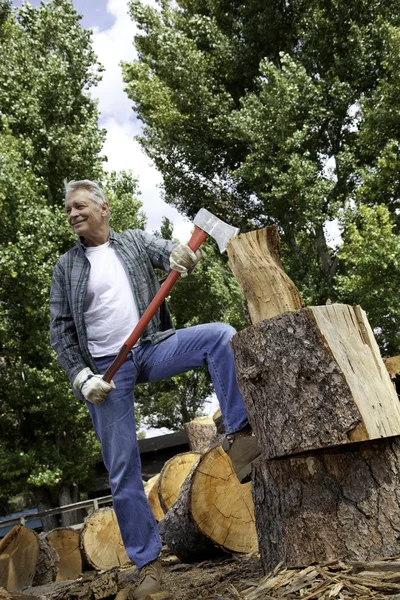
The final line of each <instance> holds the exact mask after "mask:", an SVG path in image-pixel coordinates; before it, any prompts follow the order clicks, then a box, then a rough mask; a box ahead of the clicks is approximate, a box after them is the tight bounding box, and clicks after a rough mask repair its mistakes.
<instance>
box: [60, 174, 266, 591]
mask: <svg viewBox="0 0 400 600" xmlns="http://www.w3.org/2000/svg"><path fill="white" fill-rule="evenodd" d="M65 208H66V212H67V218H68V223H69V224H70V226H71V227H72V229H73V230H74V232H75V233H76V235H77V236H78V241H77V244H76V245H75V246H74V247H73V248H72V249H70V250H69V251H68V252H67V253H66V254H64V255H63V256H62V257H61V258H60V259H59V260H58V262H57V264H56V266H55V268H54V273H53V281H52V287H51V292H50V309H51V326H50V338H51V344H52V346H53V347H54V348H55V350H56V352H57V359H58V361H59V363H60V364H61V366H62V367H63V368H64V369H65V371H66V373H67V375H68V377H69V379H70V381H71V385H72V388H73V391H74V393H75V395H76V396H78V397H79V398H81V399H82V400H84V401H85V402H86V404H87V407H88V410H89V412H90V416H91V419H92V422H93V426H94V428H95V431H96V433H97V435H98V437H99V439H100V442H101V446H102V453H103V460H104V464H105V466H106V468H107V470H108V472H109V480H110V487H111V493H112V496H113V505H114V509H115V513H116V516H117V519H118V523H119V527H120V530H121V535H122V539H123V542H124V545H125V548H126V552H127V554H128V556H129V558H130V559H131V560H132V561H133V562H134V563H135V564H136V566H137V567H138V569H140V580H139V585H138V587H137V588H136V590H135V593H134V596H133V597H134V598H135V600H143V599H144V598H145V597H146V596H147V595H148V594H150V593H154V592H157V591H159V590H160V589H161V564H160V561H159V560H158V556H159V553H160V550H161V540H160V536H159V532H158V527H157V523H156V521H155V518H154V516H153V513H152V511H151V508H150V506H149V504H148V502H147V499H146V495H145V493H144V489H143V484H142V478H141V464H140V454H139V450H138V444H137V440H136V427H135V414H134V408H133V407H134V404H133V394H134V387H135V385H136V384H137V383H143V382H151V381H159V380H161V379H165V378H168V377H172V376H174V375H178V374H180V373H183V372H185V371H188V370H191V369H193V368H196V367H201V366H206V367H207V368H208V370H209V373H210V375H211V379H212V381H213V384H214V388H215V392H216V395H217V398H218V401H219V404H220V407H221V412H222V415H223V418H224V423H225V427H226V432H227V434H226V439H225V440H224V443H223V448H224V449H225V451H226V452H227V453H228V455H229V457H230V459H231V461H232V465H233V468H234V470H235V472H236V473H237V476H238V478H239V480H240V481H241V482H245V481H248V480H249V476H250V472H251V462H252V461H253V460H254V459H255V458H256V457H257V456H258V455H259V450H258V447H257V444H256V441H255V438H254V436H253V435H252V432H251V429H250V427H249V423H248V420H247V415H246V411H245V408H244V404H243V400H242V397H241V395H240V391H239V388H238V385H237V381H236V374H235V367H234V361H233V355H232V351H231V348H230V339H231V337H232V335H233V334H234V333H235V330H234V329H233V328H232V327H230V326H229V325H226V324H224V323H211V324H204V325H198V326H194V327H188V328H186V329H180V330H175V329H174V326H173V323H172V320H171V317H170V314H169V312H168V308H167V306H166V303H165V302H164V303H163V304H162V306H161V307H160V309H159V310H158V311H157V312H156V314H155V315H154V317H153V318H152V320H151V322H150V323H149V324H148V326H147V327H146V329H145V330H144V332H143V334H142V337H141V338H140V340H139V342H138V343H137V344H136V345H135V346H134V347H133V348H132V350H131V352H130V353H129V355H128V356H127V358H126V360H125V362H124V363H123V365H122V366H121V367H120V369H119V370H118V371H117V372H116V374H115V375H114V380H113V381H111V382H110V383H107V382H106V381H104V380H103V378H102V373H104V372H105V370H106V369H107V367H108V366H109V365H110V363H111V362H112V361H113V360H114V358H115V356H116V355H117V353H118V350H119V349H120V347H121V346H122V344H123V343H124V342H125V340H126V339H127V338H128V337H129V335H130V333H131V332H132V330H133V329H134V327H135V325H136V324H137V323H138V321H139V319H140V317H141V315H142V314H143V313H144V311H145V310H146V308H147V306H148V305H149V304H150V302H151V300H152V299H153V297H154V295H155V294H156V292H157V290H158V289H159V282H158V280H157V277H156V275H155V272H154V268H155V267H156V268H160V269H163V270H164V271H167V272H168V271H170V270H171V269H175V270H177V271H179V272H180V273H182V274H183V275H187V274H188V272H190V271H191V270H192V269H193V268H194V266H195V265H196V263H197V261H198V260H199V258H200V253H196V254H195V253H194V252H193V251H192V250H191V249H190V248H189V247H188V246H187V245H185V244H179V243H176V242H171V241H169V240H163V239H159V238H156V237H154V236H151V235H149V234H148V233H146V232H144V231H142V230H140V229H128V230H127V231H124V232H122V233H116V232H115V231H113V229H112V228H111V227H110V223H109V219H110V211H109V204H108V199H107V196H106V194H105V193H104V191H103V190H102V189H101V187H100V186H99V185H98V184H97V183H95V182H93V181H90V180H87V179H85V180H81V181H70V182H69V183H67V184H66V189H65Z"/></svg>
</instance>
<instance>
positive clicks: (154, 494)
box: [144, 473, 164, 522]
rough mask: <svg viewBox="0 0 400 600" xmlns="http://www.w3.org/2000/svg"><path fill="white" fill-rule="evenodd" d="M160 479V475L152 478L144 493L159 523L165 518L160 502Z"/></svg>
mask: <svg viewBox="0 0 400 600" xmlns="http://www.w3.org/2000/svg"><path fill="white" fill-rule="evenodd" d="M159 479H160V473H158V474H157V475H154V477H151V478H150V479H149V480H148V481H147V482H146V484H145V486H144V492H145V494H146V497H147V501H148V503H149V504H150V508H151V510H152V511H153V515H154V517H155V519H156V521H157V522H159V521H161V520H162V519H163V518H164V511H163V509H162V508H161V504H160V500H159V497H158V481H159Z"/></svg>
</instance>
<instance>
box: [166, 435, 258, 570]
mask: <svg viewBox="0 0 400 600" xmlns="http://www.w3.org/2000/svg"><path fill="white" fill-rule="evenodd" d="M163 537H164V539H165V541H166V543H167V544H168V546H169V548H170V549H171V550H172V552H174V554H176V556H178V558H179V559H180V560H182V561H183V562H195V561H200V560H204V559H210V558H212V557H213V556H217V555H219V554H222V553H224V552H227V551H228V552H245V553H250V552H255V551H256V550H257V534H256V529H255V521H254V506H253V500H252V497H251V483H247V484H244V485H240V483H239V482H238V479H237V477H236V475H235V473H234V472H233V470H232V464H231V462H230V460H229V458H228V456H227V454H226V453H225V452H224V451H223V450H222V448H221V447H220V446H216V447H215V448H212V449H211V450H208V451H207V452H206V453H205V454H203V455H202V456H201V457H200V459H199V461H198V463H197V464H195V465H194V466H193V467H192V470H191V472H190V473H189V475H188V477H187V478H186V479H185V482H184V483H183V485H182V488H181V491H180V494H179V497H178V499H177V501H176V502H175V504H174V505H173V506H172V507H171V508H170V510H169V511H168V512H167V514H166V516H165V518H164V521H163Z"/></svg>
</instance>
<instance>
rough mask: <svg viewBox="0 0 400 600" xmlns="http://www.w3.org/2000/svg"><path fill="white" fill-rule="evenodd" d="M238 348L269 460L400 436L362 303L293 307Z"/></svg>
mask: <svg viewBox="0 0 400 600" xmlns="http://www.w3.org/2000/svg"><path fill="white" fill-rule="evenodd" d="M232 347H233V351H234V355H235V364H236V372H237V377H238V382H239V386H240V389H241V392H242V395H243V398H244V400H245V404H246V408H247V412H248V416H249V420H250V423H251V425H252V427H253V430H254V432H255V434H256V436H257V439H258V441H259V445H260V449H261V450H262V452H263V454H264V457H266V458H274V457H278V456H285V455H292V454H296V453H299V452H304V451H308V450H312V449H318V448H324V447H330V446H335V445H338V444H347V443H350V442H353V441H362V440H370V439H376V438H381V437H389V436H393V435H400V403H399V401H398V397H397V394H396V392H395V390H394V387H393V384H392V382H391V381H390V377H389V374H388V372H387V370H386V368H385V365H384V363H383V360H382V358H381V356H380V353H379V349H378V346H377V344H376V342H375V339H374V337H373V334H372V331H371V328H370V326H369V324H368V320H367V318H366V315H365V312H364V311H363V310H362V309H361V308H360V307H351V306H347V305H343V304H332V305H329V306H316V307H310V308H305V309H301V310H299V311H296V312H287V313H285V314H282V315H279V316H276V317H274V318H272V319H268V320H265V321H262V322H260V323H257V324H256V325H253V326H251V327H249V328H248V329H245V330H244V331H241V332H240V333H238V334H236V335H235V336H234V337H233V340H232Z"/></svg>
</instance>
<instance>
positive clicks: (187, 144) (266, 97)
mask: <svg viewBox="0 0 400 600" xmlns="http://www.w3.org/2000/svg"><path fill="white" fill-rule="evenodd" d="M398 8H399V7H398V2H396V1H395V0H385V2H381V1H379V0H372V1H368V2H367V0H357V1H356V2H351V3H339V2H331V3H326V2H325V1H324V0H311V1H310V2H304V0H291V1H289V2H280V1H279V0H272V1H271V2H268V3H260V2H258V1H257V0H250V1H246V2H244V1H243V0H236V1H234V2H229V3H227V2H226V1H225V0H217V1H216V2H211V1H210V0H200V1H198V0H196V2H194V1H193V0H179V1H178V2H176V3H173V2H170V1H168V0H163V1H162V2H161V1H160V2H159V8H158V9H153V8H151V7H148V6H144V4H143V3H142V2H140V0H133V1H131V3H130V12H131V16H132V18H133V20H134V21H135V22H136V24H137V26H138V28H139V34H138V35H137V36H136V37H135V44H136V48H137V50H138V59H137V60H136V61H133V62H132V63H125V64H124V66H123V69H124V79H125V82H126V84H127V87H126V90H127V93H128V96H129V97H130V98H131V99H132V101H133V103H134V107H135V109H136V110H137V111H138V115H139V118H140V119H141V120H142V121H143V124H144V127H143V134H142V135H141V136H140V141H141V144H142V146H143V148H144V149H145V151H146V152H147V153H148V155H149V156H150V157H151V159H152V160H153V161H154V163H155V164H156V166H157V167H158V169H159V170H160V172H161V173H162V175H163V181H164V189H165V197H166V200H167V202H170V203H171V204H173V205H175V206H176V207H177V208H178V209H180V210H181V211H182V212H184V213H185V214H187V215H189V216H193V215H194V214H195V213H196V211H197V210H198V209H199V208H200V206H201V205H205V206H207V208H209V209H210V210H212V211H213V212H215V213H216V214H217V215H218V216H220V217H221V218H223V219H227V220H228V217H229V221H231V222H232V223H233V224H235V225H237V226H239V227H240V228H241V229H242V230H243V231H246V230H248V229H254V228H257V227H263V226H265V225H268V224H271V223H273V224H276V225H277V226H278V228H279V231H280V234H281V239H282V252H283V259H284V264H285V268H286V270H287V271H288V273H289V274H290V276H291V277H292V278H293V279H294V280H295V282H296V284H297V285H298V287H299V288H300V291H301V293H302V295H303V297H304V298H305V300H306V302H307V303H310V304H311V303H313V304H318V303H323V302H325V301H326V299H327V298H331V299H333V300H335V299H336V298H338V293H339V290H338V289H337V288H336V281H337V280H336V279H335V275H336V273H337V269H338V265H339V262H338V253H337V250H336V249H334V248H331V247H330V246H329V245H328V243H327V238H326V232H325V224H326V222H327V221H332V220H334V219H336V218H338V217H340V215H342V213H343V210H345V208H346V207H347V206H348V205H349V203H351V202H354V203H356V205H358V206H359V205H362V204H367V205H368V206H371V207H373V206H374V205H375V204H377V203H382V202H383V203H384V204H385V205H386V206H387V207H388V210H389V212H390V218H391V222H392V224H393V225H396V226H397V227H398V226H399V211H398V207H399V176H398V173H399V166H400V164H399V153H398V142H399V131H398V127H399V125H398V123H397V120H396V115H397V113H398V110H399V95H398V83H399V82H398V77H399V72H400V69H399V67H400V53H399V51H398V50H399V47H398V46H399V40H400V13H399V10H398ZM388 251H390V248H388ZM347 264H348V263H347ZM345 276H346V275H345V273H344V272H343V271H341V277H345ZM360 298H361V296H360ZM355 300H356V301H357V297H355ZM393 301H394V299H393ZM392 305H393V303H392ZM376 308H377V313H376V314H379V306H377V307H376ZM380 314H381V317H382V318H383V315H382V313H380ZM378 321H379V318H378Z"/></svg>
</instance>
